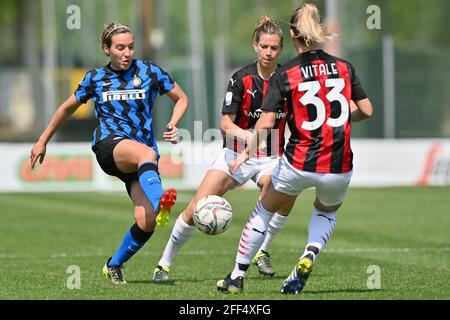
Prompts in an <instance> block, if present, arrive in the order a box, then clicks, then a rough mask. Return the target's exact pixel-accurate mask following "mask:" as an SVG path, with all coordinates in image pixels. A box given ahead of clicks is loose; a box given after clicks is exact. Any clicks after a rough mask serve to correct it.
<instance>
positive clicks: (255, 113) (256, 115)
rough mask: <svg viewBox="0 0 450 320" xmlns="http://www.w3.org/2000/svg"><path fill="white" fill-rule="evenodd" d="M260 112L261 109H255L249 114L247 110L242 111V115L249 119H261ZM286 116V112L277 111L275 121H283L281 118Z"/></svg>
mask: <svg viewBox="0 0 450 320" xmlns="http://www.w3.org/2000/svg"><path fill="white" fill-rule="evenodd" d="M261 112H262V110H261V109H256V110H255V111H250V112H249V111H247V110H244V115H245V116H246V117H250V118H253V119H259V117H261ZM286 115H287V113H286V112H280V111H278V112H277V115H276V118H277V119H283V118H286Z"/></svg>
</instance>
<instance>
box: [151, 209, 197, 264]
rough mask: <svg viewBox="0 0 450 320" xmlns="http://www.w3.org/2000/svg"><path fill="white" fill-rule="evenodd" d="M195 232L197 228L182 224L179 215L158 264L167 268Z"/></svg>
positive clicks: (182, 221) (181, 218)
mask: <svg viewBox="0 0 450 320" xmlns="http://www.w3.org/2000/svg"><path fill="white" fill-rule="evenodd" d="M196 230H197V228H196V227H195V226H191V225H189V224H187V223H186V222H184V220H183V217H182V215H181V214H180V215H179V216H178V218H177V221H176V222H175V225H174V226H173V229H172V233H171V234H170V238H169V241H167V244H166V248H165V249H164V253H163V255H162V257H161V259H160V260H159V262H158V264H159V265H160V266H163V267H166V268H169V267H170V265H171V264H172V260H173V259H174V258H175V255H176V254H177V252H178V250H180V249H181V247H182V246H183V245H184V244H185V243H186V242H187V241H188V240H189V238H190V237H191V236H192V235H193V234H194V233H195V231H196Z"/></svg>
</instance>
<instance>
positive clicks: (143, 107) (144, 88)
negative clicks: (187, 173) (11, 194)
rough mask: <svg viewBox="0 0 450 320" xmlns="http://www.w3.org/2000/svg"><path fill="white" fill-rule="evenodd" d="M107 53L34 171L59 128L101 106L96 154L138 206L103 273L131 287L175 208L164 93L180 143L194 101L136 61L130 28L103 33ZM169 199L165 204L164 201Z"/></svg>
mask: <svg viewBox="0 0 450 320" xmlns="http://www.w3.org/2000/svg"><path fill="white" fill-rule="evenodd" d="M101 39H102V40H101V41H102V42H101V45H102V49H103V51H104V53H105V54H106V55H107V56H108V57H109V59H110V62H109V63H108V64H107V65H106V66H104V67H102V68H95V69H92V70H90V71H88V72H87V73H86V75H85V77H84V79H83V80H82V82H81V83H80V85H79V86H78V89H77V90H76V91H75V93H74V94H73V95H71V96H70V97H69V98H68V99H67V100H66V101H65V102H63V103H62V104H61V105H60V107H59V108H58V110H57V111H56V112H55V114H54V115H53V117H52V119H51V121H50V123H49V125H48V126H47V128H46V129H45V131H44V132H43V133H42V135H41V136H40V138H39V140H38V141H37V143H36V144H35V145H34V147H33V149H32V150H31V156H30V157H31V167H32V168H33V167H34V165H35V164H36V161H37V160H39V163H42V161H43V160H44V157H45V153H46V146H47V143H48V141H49V140H50V139H51V137H52V136H53V135H54V133H55V132H56V130H57V129H58V127H59V126H60V125H61V124H62V123H63V122H64V121H65V120H66V119H67V118H68V117H69V116H70V115H71V114H72V113H73V112H74V111H75V110H77V108H78V107H80V106H81V104H83V103H86V102H87V101H88V100H89V99H93V100H94V102H95V114H96V117H97V119H98V122H99V125H98V127H97V128H96V129H95V131H94V134H93V141H92V150H93V151H94V153H95V155H96V157H97V161H98V163H99V165H100V167H101V168H102V169H103V171H104V172H105V173H107V174H109V175H112V176H116V177H118V178H119V179H121V180H122V181H123V182H124V183H125V186H126V189H127V192H128V195H129V196H130V198H131V200H132V202H133V204H134V217H135V220H136V223H135V224H133V226H132V227H131V228H130V229H129V230H128V231H127V232H126V234H125V237H124V239H123V241H122V243H121V244H120V246H119V248H118V250H117V251H116V253H115V254H114V255H113V256H112V257H111V258H109V260H108V261H107V263H106V264H105V266H104V267H103V270H102V272H103V275H104V276H105V277H106V278H109V279H111V281H112V282H113V283H114V284H125V283H126V281H125V280H124V279H123V275H122V272H121V267H122V265H123V263H125V262H126V261H127V260H128V259H130V258H131V256H133V255H134V254H135V253H136V252H137V251H138V250H139V249H140V248H141V247H142V246H143V245H144V244H145V243H146V242H147V241H148V239H149V238H150V237H151V235H152V234H153V230H154V228H155V216H156V215H157V214H158V211H159V208H160V205H161V207H163V205H164V207H165V208H168V207H171V206H173V204H174V203H175V197H176V192H175V190H173V189H169V190H167V191H166V192H165V193H164V194H163V189H162V186H161V179H160V177H159V173H158V158H159V153H158V147H157V145H156V140H155V137H154V134H153V129H152V125H153V117H152V112H153V106H154V101H155V98H156V96H157V94H158V93H159V94H160V95H162V94H165V93H167V95H168V96H169V98H170V99H171V100H172V101H173V102H174V104H175V105H174V109H173V113H172V117H171V119H170V121H169V123H168V124H167V131H166V132H165V133H164V139H165V140H166V141H171V142H172V143H176V141H177V134H178V129H177V127H176V125H177V123H178V122H179V121H180V119H181V117H182V116H183V114H184V113H185V112H186V110H187V107H188V98H187V96H186V95H185V93H184V92H183V90H182V89H181V88H180V86H179V85H178V84H177V83H175V82H174V81H173V80H172V78H171V77H170V76H169V74H167V73H166V72H165V71H164V70H163V69H161V68H160V67H159V66H157V65H156V64H154V63H152V62H150V61H143V60H139V59H133V56H134V38H133V33H132V32H131V30H130V28H129V27H127V26H126V25H123V24H121V23H119V22H113V23H111V24H109V25H108V26H107V27H106V28H105V29H104V31H103V33H102V38H101ZM161 197H163V200H164V201H163V200H161V203H160V199H161Z"/></svg>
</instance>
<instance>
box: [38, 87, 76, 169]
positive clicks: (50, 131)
mask: <svg viewBox="0 0 450 320" xmlns="http://www.w3.org/2000/svg"><path fill="white" fill-rule="evenodd" d="M80 106H81V103H80V102H78V100H77V99H76V98H75V96H74V95H71V96H70V97H69V98H68V99H67V100H66V101H64V102H63V103H62V104H61V105H60V106H59V108H58V110H56V112H55V114H54V115H53V117H52V119H51V120H50V123H49V124H48V126H47V128H46V129H45V130H44V132H43V133H42V135H41V136H40V137H39V140H38V142H36V144H35V145H34V147H33V149H31V154H30V162H31V169H33V168H34V166H35V164H36V161H37V160H38V159H39V163H40V164H42V161H44V158H45V153H46V149H47V143H48V141H49V140H50V139H51V138H52V137H53V135H54V134H55V132H56V130H58V128H59V127H60V126H61V124H63V123H64V121H66V120H67V118H69V117H70V116H71V115H72V113H74V112H75V111H76V110H77V109H78V108H79V107H80Z"/></svg>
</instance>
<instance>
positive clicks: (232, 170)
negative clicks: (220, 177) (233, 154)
mask: <svg viewBox="0 0 450 320" xmlns="http://www.w3.org/2000/svg"><path fill="white" fill-rule="evenodd" d="M248 159H249V155H248V149H247V148H246V149H245V150H244V151H243V152H241V153H240V154H239V155H238V156H237V158H236V159H235V160H234V161H233V162H232V163H231V165H230V173H231V174H234V173H235V172H236V171H237V169H239V167H240V165H241V164H243V163H244V162H245V161H247V160H248Z"/></svg>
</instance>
